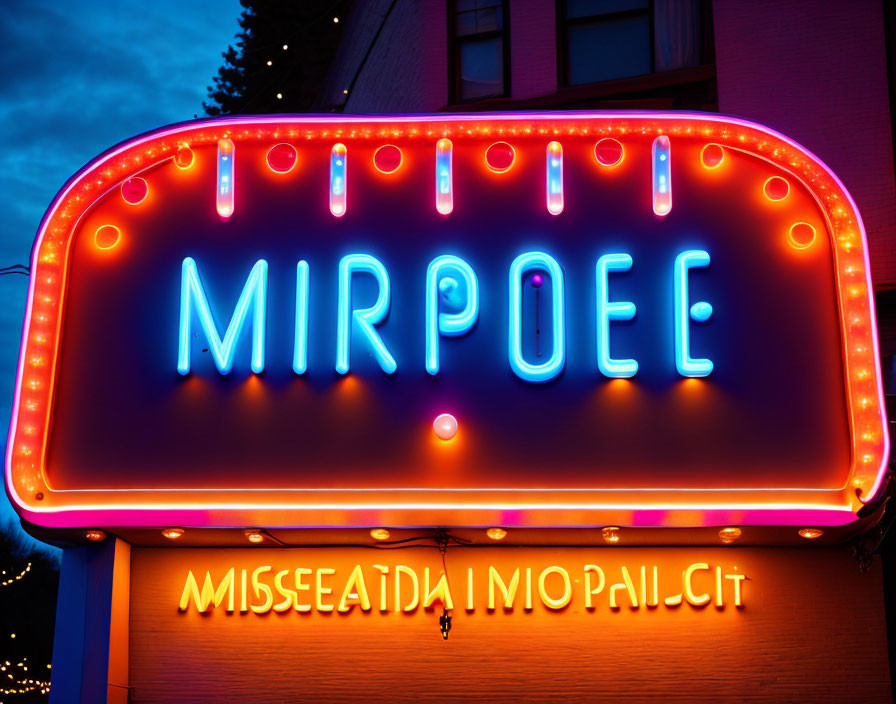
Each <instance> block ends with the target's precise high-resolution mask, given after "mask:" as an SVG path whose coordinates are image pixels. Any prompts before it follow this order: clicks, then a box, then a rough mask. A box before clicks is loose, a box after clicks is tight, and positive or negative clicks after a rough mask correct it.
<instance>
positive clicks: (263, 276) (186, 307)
mask: <svg viewBox="0 0 896 704" xmlns="http://www.w3.org/2000/svg"><path fill="white" fill-rule="evenodd" d="M267 286H268V263H267V262H266V261H265V260H264V259H259V260H258V261H257V262H256V263H255V266H253V267H252V271H250V272H249V278H248V279H247V280H246V285H245V286H244V287H243V292H242V293H241V294H240V298H239V300H238V301H237V302H236V308H235V309H234V311H233V316H231V318H230V324H228V326H227V331H226V332H225V333H224V339H223V340H222V339H221V337H220V336H219V335H218V329H217V327H216V326H215V319H214V317H213V316H212V311H211V308H210V306H209V303H208V297H207V296H206V294H205V289H204V288H203V286H202V280H201V279H200V278H199V270H198V269H197V268H196V262H195V261H193V259H192V258H191V257H187V258H186V259H184V263H183V266H182V267H181V283H180V336H179V338H180V339H179V345H178V355H177V371H178V372H180V373H181V374H188V373H189V372H190V338H191V335H190V330H191V324H192V319H193V315H192V311H193V306H194V304H195V309H196V314H197V316H198V317H199V323H200V324H201V325H202V330H203V331H204V332H205V337H206V338H207V339H208V348H209V351H210V352H211V353H212V359H214V360H215V366H216V367H217V368H218V371H219V372H221V373H222V374H229V373H230V370H231V369H232V368H233V357H234V354H235V353H236V342H237V339H238V338H239V336H240V331H241V330H242V329H243V323H245V322H246V316H247V315H248V314H249V306H250V305H251V306H252V308H253V310H252V371H253V372H255V373H256V374H260V373H261V372H262V371H263V370H264V327H265V311H266V308H267Z"/></svg>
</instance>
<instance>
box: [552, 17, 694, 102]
mask: <svg viewBox="0 0 896 704" xmlns="http://www.w3.org/2000/svg"><path fill="white" fill-rule="evenodd" d="M700 5H701V8H700V14H701V32H700V42H701V47H700V52H701V58H702V54H703V46H704V31H703V29H702V26H703V22H704V20H705V11H704V10H705V7H704V6H705V3H704V2H703V0H700ZM566 7H567V0H557V2H556V9H557V88H558V89H563V88H580V87H582V86H594V85H599V84H601V83H609V82H611V81H633V80H637V79H642V78H644V76H654V75H658V73H657V70H656V28H655V27H656V21H655V19H654V2H653V0H647V7H646V8H643V9H633V10H618V11H616V12H608V13H606V14H604V15H588V16H586V17H575V18H573V19H567V17H566ZM644 15H646V16H647V21H648V24H649V26H650V39H649V42H650V73H642V74H640V75H637V76H619V77H617V78H608V79H606V80H603V81H592V82H591V83H571V82H570V80H569V68H570V67H569V29H570V27H576V26H584V25H591V24H601V23H603V22H613V21H616V20H623V19H631V18H635V17H642V16H644ZM662 73H667V72H666V71H663V72H662Z"/></svg>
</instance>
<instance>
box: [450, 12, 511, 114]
mask: <svg viewBox="0 0 896 704" xmlns="http://www.w3.org/2000/svg"><path fill="white" fill-rule="evenodd" d="M448 19H449V31H450V33H451V37H450V41H451V46H452V50H453V54H454V56H453V61H452V67H453V72H454V80H453V81H452V82H453V85H454V101H453V102H469V101H471V100H483V99H485V98H501V97H505V96H508V95H509V94H510V37H509V33H508V28H509V21H508V11H507V3H506V1H505V2H502V1H501V0H454V2H451V3H449V16H448Z"/></svg>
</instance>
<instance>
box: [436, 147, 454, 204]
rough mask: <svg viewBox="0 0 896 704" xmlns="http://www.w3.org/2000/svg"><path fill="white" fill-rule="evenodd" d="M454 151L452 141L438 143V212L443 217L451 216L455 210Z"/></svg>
mask: <svg viewBox="0 0 896 704" xmlns="http://www.w3.org/2000/svg"><path fill="white" fill-rule="evenodd" d="M453 151H454V145H453V144H451V140H450V139H444V138H443V139H440V140H439V141H438V142H436V210H437V211H438V212H439V213H441V214H442V215H450V214H451V211H452V210H454V174H453V173H452V169H453V167H452V153H453Z"/></svg>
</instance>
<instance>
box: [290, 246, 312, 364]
mask: <svg viewBox="0 0 896 704" xmlns="http://www.w3.org/2000/svg"><path fill="white" fill-rule="evenodd" d="M292 369H293V371H294V372H295V373H296V374H304V373H305V372H306V371H308V262H306V261H305V260H304V259H303V260H302V261H300V262H299V263H298V264H296V338H295V347H294V348H293V356H292Z"/></svg>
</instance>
